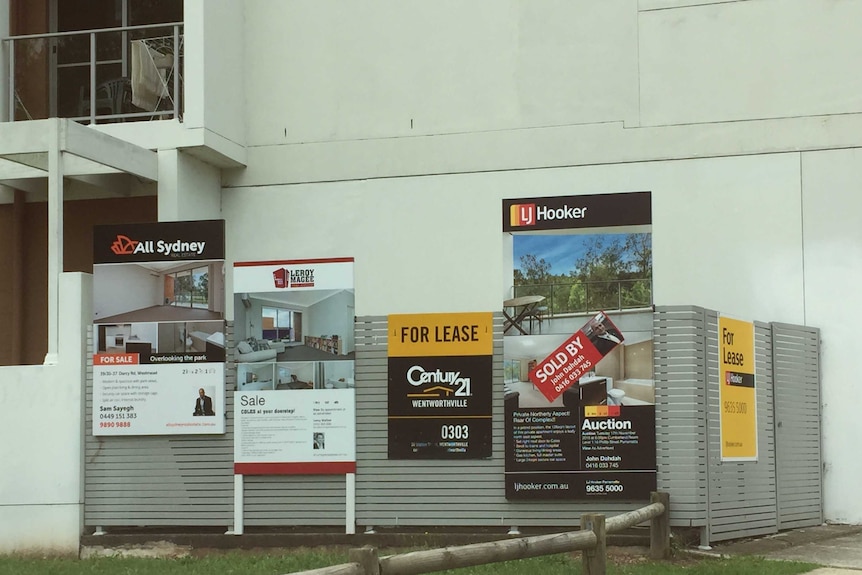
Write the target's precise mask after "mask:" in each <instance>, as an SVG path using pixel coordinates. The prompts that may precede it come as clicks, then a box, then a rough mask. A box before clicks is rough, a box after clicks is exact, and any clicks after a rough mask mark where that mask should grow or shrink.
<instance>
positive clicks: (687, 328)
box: [653, 306, 707, 527]
mask: <svg viewBox="0 0 862 575" xmlns="http://www.w3.org/2000/svg"><path fill="white" fill-rule="evenodd" d="M704 314H705V312H704V310H703V309H702V308H697V307H692V306H660V307H657V308H656V310H655V315H654V316H653V336H654V341H655V345H654V348H653V349H654V351H653V355H654V358H653V363H654V366H655V368H654V369H655V393H656V466H657V470H658V488H659V490H661V491H667V492H668V493H670V494H671V506H670V508H671V515H670V520H671V525H673V526H679V527H682V526H685V527H701V526H704V525H706V519H707V514H706V511H707V505H706V504H707V457H706V453H707V428H706V370H705V362H706V349H705V341H704V334H705V330H706V327H705V325H706V323H705V322H706V319H705V315H704Z"/></svg>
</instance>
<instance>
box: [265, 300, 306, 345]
mask: <svg viewBox="0 0 862 575" xmlns="http://www.w3.org/2000/svg"><path fill="white" fill-rule="evenodd" d="M261 317H262V318H263V338H264V339H268V340H271V341H279V340H280V341H300V339H301V338H302V333H301V332H302V313H301V312H298V311H293V310H290V309H284V308H279V307H266V306H264V307H263V308H261Z"/></svg>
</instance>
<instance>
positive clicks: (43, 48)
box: [14, 38, 50, 120]
mask: <svg viewBox="0 0 862 575" xmlns="http://www.w3.org/2000/svg"><path fill="white" fill-rule="evenodd" d="M49 53H50V48H49V40H48V39H47V38H34V39H27V40H18V41H16V42H15V63H14V64H15V66H14V68H15V114H14V119H15V120H37V119H42V118H47V117H48V106H49V102H48V85H49V82H50V79H49V70H50V67H49Z"/></svg>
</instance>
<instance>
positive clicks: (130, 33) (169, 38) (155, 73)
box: [3, 22, 184, 124]
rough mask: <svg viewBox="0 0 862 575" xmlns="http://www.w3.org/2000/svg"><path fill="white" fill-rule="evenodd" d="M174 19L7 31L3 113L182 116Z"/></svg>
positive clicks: (16, 117) (89, 120)
mask: <svg viewBox="0 0 862 575" xmlns="http://www.w3.org/2000/svg"><path fill="white" fill-rule="evenodd" d="M183 32H184V31H183V23H182V22H168V23H160V24H155V25H147V26H123V27H114V28H100V29H92V30H85V31H70V32H55V33H49V34H27V35H20V36H11V37H9V38H5V39H4V40H3V41H4V42H5V44H6V48H7V52H8V56H9V69H10V70H12V73H11V74H10V79H9V93H8V102H9V119H10V121H22V120H39V119H45V118H49V117H60V118H69V119H72V120H75V121H78V122H81V123H84V124H102V123H116V122H140V121H150V120H162V119H177V120H179V121H182V118H183V107H184V98H183V92H184V83H183V64H184V34H183Z"/></svg>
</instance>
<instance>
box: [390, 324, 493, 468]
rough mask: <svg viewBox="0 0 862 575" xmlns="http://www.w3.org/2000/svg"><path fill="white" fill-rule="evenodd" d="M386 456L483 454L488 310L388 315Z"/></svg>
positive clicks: (487, 428)
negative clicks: (387, 426) (387, 433)
mask: <svg viewBox="0 0 862 575" xmlns="http://www.w3.org/2000/svg"><path fill="white" fill-rule="evenodd" d="M388 342H389V458H390V459H481V458H487V457H491V403H492V402H491V396H492V385H491V376H492V358H493V345H494V342H493V316H492V314H491V313H490V312H470V313H440V314H399V315H390V316H389V335H388Z"/></svg>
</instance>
